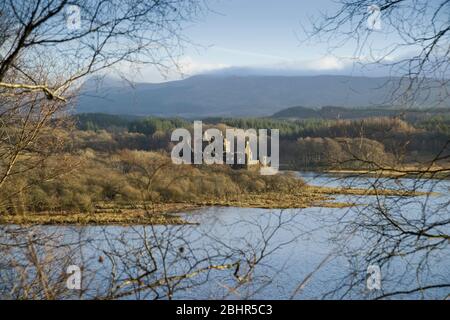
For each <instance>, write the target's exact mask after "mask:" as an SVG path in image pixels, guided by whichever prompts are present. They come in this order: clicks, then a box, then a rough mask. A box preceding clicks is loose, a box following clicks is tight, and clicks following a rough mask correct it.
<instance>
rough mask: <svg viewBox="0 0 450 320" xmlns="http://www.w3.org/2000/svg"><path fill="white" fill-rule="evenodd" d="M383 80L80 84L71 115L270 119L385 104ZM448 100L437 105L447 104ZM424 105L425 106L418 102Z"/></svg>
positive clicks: (207, 78)
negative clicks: (290, 112)
mask: <svg viewBox="0 0 450 320" xmlns="http://www.w3.org/2000/svg"><path fill="white" fill-rule="evenodd" d="M387 82H388V79H387V78H369V77H350V76H223V75H200V76H194V77H190V78H187V79H185V80H179V81H170V82H165V83H160V84H150V83H138V84H136V85H135V86H134V87H133V88H131V87H130V86H126V85H122V86H118V85H117V84H115V85H114V86H108V85H105V86H103V87H101V88H99V89H98V90H95V89H94V88H93V86H91V85H89V84H88V85H86V86H85V89H84V91H83V94H82V96H81V97H80V99H79V102H78V105H77V108H76V111H77V112H79V113H82V112H83V113H86V112H103V113H110V114H129V115H155V116H179V117H187V118H202V117H211V116H225V117H235V116H270V115H272V114H274V113H276V112H277V111H280V110H282V109H284V108H286V107H289V106H295V105H302V106H307V107H319V106H324V105H339V106H343V107H365V106H378V105H383V104H386V102H387V97H389V96H390V95H391V91H392V89H391V88H392V85H386V83H387ZM448 102H449V101H446V102H444V103H443V104H441V106H442V105H445V104H447V105H450V103H448ZM420 104H421V106H427V105H426V104H427V102H426V101H420Z"/></svg>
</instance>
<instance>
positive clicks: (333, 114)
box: [272, 106, 449, 121]
mask: <svg viewBox="0 0 450 320" xmlns="http://www.w3.org/2000/svg"><path fill="white" fill-rule="evenodd" d="M447 114H449V109H448V108H427V109H424V108H422V109H404V108H403V109H398V108H391V107H390V108H387V107H382V106H380V107H371V108H345V107H336V106H325V107H321V108H316V109H311V108H305V107H291V108H287V109H283V110H281V111H278V112H276V113H275V114H273V115H272V118H277V119H289V120H297V119H326V120H331V119H332V120H335V119H349V120H351V119H365V118H372V117H399V118H402V119H407V120H411V121H417V120H418V119H423V118H426V117H430V116H439V115H447Z"/></svg>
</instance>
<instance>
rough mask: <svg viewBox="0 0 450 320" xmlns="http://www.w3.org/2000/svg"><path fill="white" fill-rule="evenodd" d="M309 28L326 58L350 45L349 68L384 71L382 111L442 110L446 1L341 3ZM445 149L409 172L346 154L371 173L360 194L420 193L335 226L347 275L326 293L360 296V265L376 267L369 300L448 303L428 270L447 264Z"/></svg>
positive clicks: (371, 203)
mask: <svg viewBox="0 0 450 320" xmlns="http://www.w3.org/2000/svg"><path fill="white" fill-rule="evenodd" d="M373 10H377V11H378V13H380V15H379V17H380V18H381V29H380V30H374V29H373V28H371V26H370V25H368V24H367V23H368V19H369V16H370V15H371V14H372V13H373ZM313 26H314V27H313V30H311V31H310V33H309V35H310V36H311V37H312V39H321V40H325V41H326V42H327V43H328V44H329V46H330V50H331V51H333V50H335V49H337V48H340V47H342V46H353V47H354V58H355V59H356V61H358V62H359V63H361V64H363V65H364V66H368V65H369V66H370V65H372V66H378V67H380V66H381V67H383V68H386V69H385V70H388V71H389V72H390V80H389V83H390V85H391V86H392V88H393V91H392V93H393V95H392V96H390V97H389V100H386V101H385V102H383V103H384V104H385V103H389V104H391V105H401V106H402V107H405V108H408V107H412V106H421V104H422V103H423V102H424V100H427V101H428V104H427V105H441V106H446V107H448V103H449V99H448V98H449V95H448V89H449V86H448V84H449V78H450V74H449V66H450V64H449V62H450V46H449V43H450V1H448V0H439V1H424V0H395V1H392V0H382V1H365V0H355V1H353V0H343V1H338V9H337V10H336V11H335V12H332V13H329V14H323V15H322V16H321V17H320V18H319V19H317V20H316V21H314V22H313ZM380 34H381V35H385V34H390V37H387V38H389V39H391V40H390V41H391V42H387V43H386V45H385V46H382V47H380V46H375V45H374V43H376V42H373V39H374V37H377V36H378V35H380ZM393 84H394V85H393ZM430 102H431V104H430ZM383 103H380V104H383ZM448 147H449V141H447V143H445V144H444V145H443V146H442V150H441V151H440V152H439V153H438V154H437V155H436V156H435V157H433V158H431V159H429V160H426V161H424V162H423V163H422V164H420V165H417V166H415V167H406V166H403V164H404V163H398V162H396V163H395V164H388V162H387V161H383V159H376V160H374V159H369V158H367V157H364V156H363V155H357V154H354V153H353V154H352V157H351V159H352V161H358V162H359V163H361V164H363V165H364V166H365V167H366V168H371V170H372V175H374V177H373V178H371V179H369V180H367V182H366V187H368V189H371V190H374V191H375V193H376V192H377V190H380V189H386V188H402V189H404V190H405V191H406V192H409V193H414V192H419V191H421V192H425V193H424V194H421V195H419V196H416V197H412V198H410V197H389V196H383V195H381V194H377V195H376V196H374V197H367V198H366V199H363V200H362V201H364V202H365V203H366V204H365V205H364V206H359V207H357V208H355V209H353V210H351V211H350V212H351V213H350V212H349V214H348V215H346V216H344V217H340V218H339V219H338V221H337V223H338V225H340V227H341V228H340V231H339V235H338V236H337V237H335V238H333V241H335V242H340V243H341V245H342V246H341V248H342V254H343V255H345V256H347V257H348V261H349V265H350V272H349V273H348V274H345V275H343V276H342V278H341V280H342V281H341V282H340V285H339V286H338V287H337V288H336V289H335V290H333V292H330V294H332V296H333V297H341V298H345V297H347V298H348V297H351V296H352V294H353V293H354V291H355V290H357V288H363V289H362V291H364V290H365V289H364V288H365V282H366V279H367V272H366V271H367V266H368V265H369V264H377V265H379V266H380V267H381V269H382V274H383V281H384V283H385V284H386V285H385V286H384V287H383V288H382V290H381V291H375V292H371V293H370V294H369V297H371V298H402V297H405V296H406V297H413V298H414V297H415V298H420V297H421V298H430V297H433V298H448V292H449V288H450V278H449V274H448V272H447V271H448V270H447V271H446V270H442V269H438V270H436V267H435V265H437V264H439V263H438V262H442V261H444V263H445V261H446V262H447V264H448V262H449V261H450V260H449V259H450V255H449V239H450V235H449V234H450V229H449V228H450V208H449V206H450V201H449V200H448V197H445V196H443V197H442V196H439V194H441V195H442V194H444V195H446V194H448V186H447V184H446V182H445V179H448V177H449V172H450V171H449V169H450V167H449V164H448V157H449V148H448ZM350 151H351V150H350ZM398 151H399V153H400V152H401V150H398ZM397 158H402V157H397ZM386 174H389V175H390V177H386V176H385V175H386ZM402 178H410V179H402ZM358 179H359V180H360V179H361V177H360V176H356V177H355V181H357V180H358ZM350 239H359V240H358V241H356V240H354V241H352V240H350ZM366 294H367V292H366Z"/></svg>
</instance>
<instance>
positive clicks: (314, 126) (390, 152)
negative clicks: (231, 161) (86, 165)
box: [74, 110, 450, 169]
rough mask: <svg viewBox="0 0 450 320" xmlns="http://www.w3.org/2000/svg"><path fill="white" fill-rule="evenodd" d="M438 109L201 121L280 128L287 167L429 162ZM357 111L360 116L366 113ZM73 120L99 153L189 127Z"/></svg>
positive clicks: (81, 138) (102, 118) (142, 146)
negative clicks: (406, 113)
mask: <svg viewBox="0 0 450 320" xmlns="http://www.w3.org/2000/svg"><path fill="white" fill-rule="evenodd" d="M441 111H442V110H438V111H436V112H430V111H423V112H422V114H421V116H420V112H419V111H414V112H411V113H410V114H414V116H407V117H406V116H404V117H402V116H393V117H388V116H383V114H382V113H381V115H382V116H376V117H367V118H358V119H323V118H308V119H278V118H208V119H204V120H203V123H204V126H206V127H208V126H214V127H218V128H220V129H225V128H227V127H235V128H243V129H249V128H254V129H279V130H280V162H281V164H282V165H284V166H285V167H288V168H291V169H320V168H329V167H331V166H334V167H339V168H347V169H348V168H353V169H354V168H360V167H364V166H367V165H368V162H371V161H373V162H377V163H382V164H384V165H389V166H394V165H395V166H400V165H411V164H415V163H416V162H419V161H420V162H423V161H431V160H432V159H433V158H434V157H435V156H436V155H437V154H441V157H442V156H445V154H448V153H449V152H450V150H448V148H446V147H447V145H446V143H447V141H449V140H450V114H444V113H442V112H441ZM355 113H359V114H360V115H363V114H367V113H368V111H366V112H362V111H360V110H355ZM390 113H392V111H390ZM397 113H398V114H399V113H400V112H399V111H397ZM379 114H380V113H377V115H379ZM76 124H77V128H78V129H79V131H77V132H75V133H74V143H75V145H76V147H78V148H92V149H94V150H100V151H112V150H118V149H123V148H127V149H137V150H147V151H148V150H152V151H156V150H164V151H166V152H170V150H171V149H172V147H173V144H172V143H171V142H170V134H171V132H172V130H173V129H175V128H180V127H185V128H188V129H189V128H191V126H192V122H191V121H188V120H185V119H176V118H175V119H162V118H155V117H142V118H136V117H134V118H130V117H122V116H115V115H107V114H81V115H78V116H76ZM355 159H361V160H364V161H353V160H355Z"/></svg>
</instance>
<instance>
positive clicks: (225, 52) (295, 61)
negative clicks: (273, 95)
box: [133, 0, 389, 82]
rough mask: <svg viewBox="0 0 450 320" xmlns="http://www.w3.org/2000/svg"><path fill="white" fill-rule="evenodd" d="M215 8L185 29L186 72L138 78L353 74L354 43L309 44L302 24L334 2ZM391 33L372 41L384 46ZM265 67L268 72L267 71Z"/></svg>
mask: <svg viewBox="0 0 450 320" xmlns="http://www.w3.org/2000/svg"><path fill="white" fill-rule="evenodd" d="M207 3H208V7H209V9H208V10H206V12H205V13H204V14H203V15H202V16H201V17H199V18H198V19H196V21H194V22H192V23H188V24H187V25H186V27H185V29H184V31H183V35H184V36H186V37H187V38H188V39H189V40H190V41H191V42H192V43H193V45H189V46H188V47H186V49H185V51H184V54H183V55H182V56H181V57H180V58H179V65H180V67H181V70H182V73H181V74H180V73H179V72H178V71H175V70H173V71H171V72H169V74H167V75H165V76H163V75H161V74H160V73H159V72H158V71H157V70H155V69H154V68H152V67H146V68H142V69H140V70H139V72H138V73H135V72H133V77H134V79H133V80H135V81H142V82H163V81H169V80H177V79H180V78H183V77H186V76H191V75H195V74H201V73H205V72H217V71H224V70H225V71H226V70H237V69H248V68H251V69H258V70H259V71H260V72H262V73H268V74H270V73H271V72H272V73H277V72H278V73H280V72H281V73H287V74H297V73H298V74H311V73H313V74H318V73H319V74H335V73H338V74H340V73H342V74H348V73H352V70H354V66H353V65H354V59H355V56H354V49H355V47H354V46H351V45H349V46H347V47H343V48H339V50H336V51H334V52H332V53H330V51H329V48H328V46H327V44H326V43H319V42H315V43H311V42H309V43H305V42H304V41H302V40H304V39H305V34H304V33H303V28H302V25H303V26H305V27H308V26H309V21H310V18H311V17H317V16H318V15H319V14H320V12H333V11H334V10H336V8H337V7H336V4H335V2H334V1H333V0H209V1H207ZM388 37H389V33H388V32H384V33H383V32H378V34H376V36H375V37H374V40H372V41H373V42H374V44H375V46H376V45H377V44H379V45H380V46H382V45H383V43H385V42H386V41H387V38H388ZM261 70H262V71H261Z"/></svg>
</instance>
